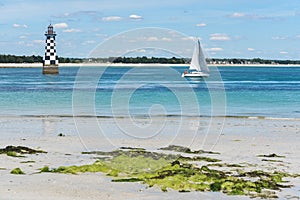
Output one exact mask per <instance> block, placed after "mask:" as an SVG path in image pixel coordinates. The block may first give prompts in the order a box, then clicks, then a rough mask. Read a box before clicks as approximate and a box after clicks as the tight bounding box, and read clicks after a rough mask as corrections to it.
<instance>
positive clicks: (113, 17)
mask: <svg viewBox="0 0 300 200" xmlns="http://www.w3.org/2000/svg"><path fill="white" fill-rule="evenodd" d="M102 20H103V21H105V22H110V21H120V20H122V17H119V16H109V17H102Z"/></svg>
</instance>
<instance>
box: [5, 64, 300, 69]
mask: <svg viewBox="0 0 300 200" xmlns="http://www.w3.org/2000/svg"><path fill="white" fill-rule="evenodd" d="M59 66H60V67H188V66H189V64H159V63H140V64H137V63H132V64H130V63H61V64H59ZM208 66H210V67H300V65H290V64H288V65H280V64H208ZM42 67H43V65H42V63H0V68H42Z"/></svg>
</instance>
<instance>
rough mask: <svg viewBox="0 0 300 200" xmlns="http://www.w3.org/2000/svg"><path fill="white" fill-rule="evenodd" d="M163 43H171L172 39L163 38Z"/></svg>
mask: <svg viewBox="0 0 300 200" xmlns="http://www.w3.org/2000/svg"><path fill="white" fill-rule="evenodd" d="M161 40H162V41H166V42H171V41H172V39H171V38H167V37H163V38H161Z"/></svg>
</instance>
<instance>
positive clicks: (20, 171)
mask: <svg viewBox="0 0 300 200" xmlns="http://www.w3.org/2000/svg"><path fill="white" fill-rule="evenodd" d="M10 173H11V174H17V175H20V174H25V173H24V172H23V171H22V170H21V169H20V168H15V169H13V170H11V172H10Z"/></svg>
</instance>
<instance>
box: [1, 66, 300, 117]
mask: <svg viewBox="0 0 300 200" xmlns="http://www.w3.org/2000/svg"><path fill="white" fill-rule="evenodd" d="M185 69H186V68H185V67H173V68H168V67H167V68H166V67H152V68H151V67H140V68H133V67H109V68H104V67H91V68H88V67H85V68H83V67H82V68H78V67H61V68H60V74H59V75H53V76H50V75H42V73H41V68H1V69H0V109H1V115H2V116H7V115H13V116H23V115H25V116H26V115H36V116H39V115H58V116H64V115H73V114H76V115H78V114H82V115H97V116H116V115H117V116H128V115H129V114H130V115H132V116H135V115H148V114H151V115H169V116H182V115H192V116H194V115H195V116H198V115H203V116H211V115H213V116H218V115H222V116H224V115H226V116H265V117H277V118H299V117H300V67H218V68H211V76H210V77H209V78H208V79H206V80H186V79H184V78H181V77H180V73H181V72H183V71H184V70H185ZM74 91H75V95H74Z"/></svg>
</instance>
